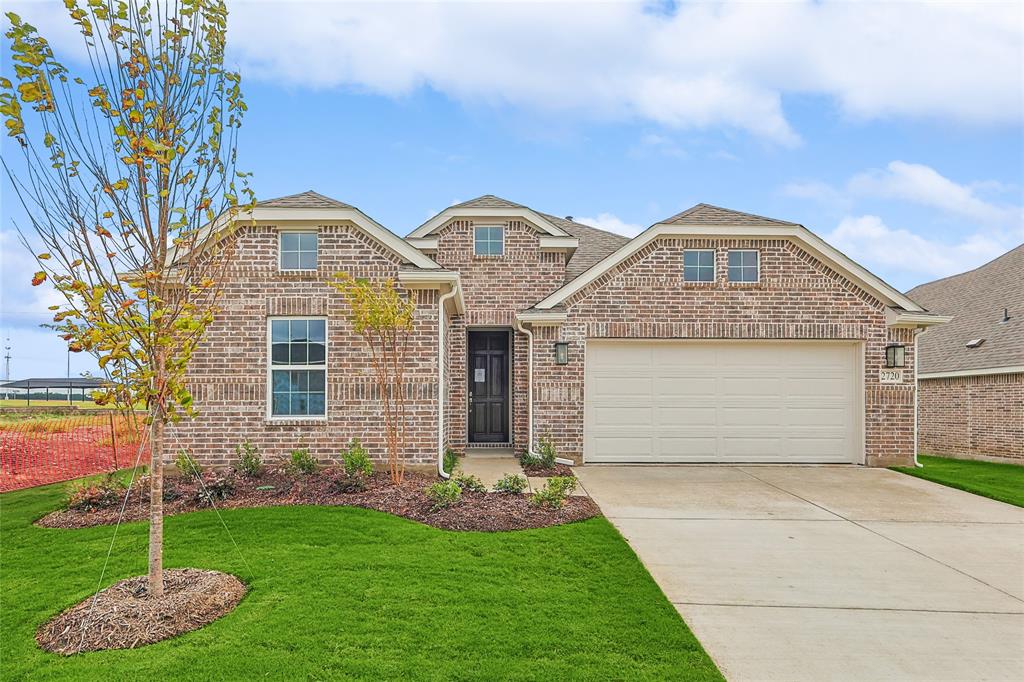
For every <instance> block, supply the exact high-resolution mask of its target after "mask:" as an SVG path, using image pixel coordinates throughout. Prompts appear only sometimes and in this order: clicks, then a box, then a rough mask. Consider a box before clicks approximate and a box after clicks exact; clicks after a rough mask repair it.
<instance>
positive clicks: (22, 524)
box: [0, 486, 722, 680]
mask: <svg viewBox="0 0 1024 682" xmlns="http://www.w3.org/2000/svg"><path fill="white" fill-rule="evenodd" d="M61 492H62V487H61V486H49V487H46V488H36V489H33V490H26V491H19V492H14V493H7V494H4V495H0V679H3V680H15V679H29V678H31V679H47V680H49V679H100V678H103V679H116V680H121V679H126V680H127V679H148V680H151V679H190V680H192V679H218V680H219V679H226V680H234V679H247V678H263V679H329V678H363V679H374V680H377V679H397V678H410V679H560V678H571V679H596V678H601V679H627V678H628V679H659V680H661V679H677V680H720V679H722V678H721V676H720V675H719V673H718V671H717V669H716V668H715V665H714V664H713V663H712V662H711V660H710V659H709V657H708V656H707V654H706V653H705V652H704V650H703V649H702V648H701V646H700V644H699V643H698V642H697V640H696V639H695V638H694V636H693V635H692V634H691V633H690V631H689V629H688V628H687V627H686V625H685V624H684V623H683V621H682V620H681V619H680V618H679V616H678V615H677V613H676V611H675V609H674V608H673V607H672V605H671V604H670V603H669V602H668V600H667V599H666V598H665V597H664V595H663V594H662V593H661V591H660V590H659V589H658V587H657V586H656V585H655V583H654V581H653V580H652V579H651V577H650V575H649V574H648V573H647V571H646V570H645V569H644V568H643V566H642V565H641V563H640V562H639V560H638V559H637V558H636V556H635V555H634V554H633V552H632V550H630V548H629V546H628V545H627V544H626V542H625V541H624V540H623V539H622V537H621V536H620V535H619V534H618V532H617V531H616V530H615V529H614V528H613V527H612V526H611V525H610V524H609V523H608V522H607V521H606V520H604V519H591V520H589V521H585V522H582V523H576V524H571V525H567V526H560V527H554V528H546V529H542V530H533V531H517V532H511V533H458V532H448V531H441V530H437V529H434V528H429V527H426V526H422V525H419V524H416V523H413V522H410V521H407V520H405V519H401V518H397V517H393V516H390V515H387V514H382V513H378V512H373V511H368V510H363V509H354V508H337V507H335V508H331V507H292V508H288V507H279V508H268V509H243V510H234V511H230V512H225V513H224V518H225V520H226V521H227V524H228V526H229V527H230V528H231V531H232V533H233V534H234V537H235V539H236V541H237V542H238V544H239V546H240V548H241V552H242V553H243V554H244V555H245V557H246V559H247V561H248V563H249V565H250V566H251V567H252V571H253V575H250V574H249V573H248V571H247V570H246V568H245V565H244V564H243V563H242V561H241V560H240V559H239V557H238V554H237V553H236V552H235V550H234V548H233V547H232V545H231V542H230V540H229V539H228V538H227V536H226V535H225V531H224V529H223V528H222V527H221V525H220V523H219V522H218V519H217V516H216V515H215V513H214V512H199V513H194V514H185V515H181V516H174V517H168V518H167V520H166V553H165V562H166V564H165V565H166V566H168V567H183V566H195V567H200V568H212V569H219V570H222V571H228V572H231V573H234V574H236V575H238V576H239V577H241V578H242V579H243V580H245V581H246V582H247V583H248V586H249V590H250V591H249V594H248V595H247V596H246V597H245V599H243V600H242V603H241V604H240V605H239V606H238V608H237V609H236V610H235V611H233V612H232V613H230V614H228V615H227V616H226V617H224V618H222V619H221V620H219V621H217V622H215V623H213V624H211V625H209V626H207V627H205V628H203V629H200V630H197V631H195V632H191V633H188V634H186V635H183V636H181V637H177V638H174V639H171V640H167V641H164V642H160V643H158V644H154V645H150V646H146V647H143V648H140V649H135V650H125V651H103V652H94V653H88V654H83V655H77V656H72V657H67V658H65V657H61V656H58V655H55V654H49V653H46V652H43V651H42V650H41V649H39V648H38V647H37V646H36V643H35V640H34V639H33V637H34V633H35V630H36V628H37V627H38V626H39V625H40V624H42V623H44V622H45V621H46V620H48V619H49V618H50V617H51V616H53V615H54V614H56V613H57V612H58V611H60V610H62V609H64V608H66V607H68V606H71V605H73V604H75V603H77V602H79V601H81V600H82V599H84V598H86V597H88V596H89V595H90V594H92V592H93V590H94V589H95V587H96V581H97V578H98V577H99V573H100V567H101V566H102V564H103V559H104V556H105V554H106V551H107V547H108V544H109V542H110V538H111V532H112V529H111V528H110V527H100V528H91V529H85V530H52V529H42V528H36V527H34V526H32V525H30V522H31V521H32V520H33V519H34V518H37V517H38V516H40V515H42V514H43V513H44V512H46V511H49V510H50V509H53V508H54V507H55V506H57V504H58V503H59V500H60V497H61ZM146 533H147V526H146V524H142V523H133V524H128V525H125V526H122V527H121V530H120V532H119V534H118V536H117V541H116V544H115V546H114V552H113V557H112V559H111V562H110V567H109V568H108V571H107V576H106V578H105V579H104V585H109V584H110V583H113V582H115V581H116V580H118V579H121V578H124V577H127V576H131V575H138V574H141V573H143V572H144V571H145V549H146Z"/></svg>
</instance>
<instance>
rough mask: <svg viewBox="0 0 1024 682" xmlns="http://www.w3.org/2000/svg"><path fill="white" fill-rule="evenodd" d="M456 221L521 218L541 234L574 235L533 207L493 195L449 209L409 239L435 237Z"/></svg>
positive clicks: (413, 232) (417, 229) (414, 231)
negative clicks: (464, 219)
mask: <svg viewBox="0 0 1024 682" xmlns="http://www.w3.org/2000/svg"><path fill="white" fill-rule="evenodd" d="M455 218H521V219H523V220H525V221H526V222H528V223H529V224H531V225H533V227H535V228H536V229H537V230H538V231H539V232H542V233H544V234H547V235H550V236H552V237H569V236H571V235H569V233H567V232H566V231H565V230H563V229H562V228H560V227H558V226H557V225H556V224H554V223H553V222H551V221H550V220H549V219H548V218H546V217H545V216H544V214H541V213H538V212H537V211H534V210H533V209H532V208H530V207H529V206H524V205H523V204H517V203H515V202H514V201H509V200H508V199H502V198H501V197H497V196H494V195H493V194H485V195H483V196H480V197H477V198H476V199H470V200H469V201H464V202H462V203H461V204H455V205H453V206H449V207H448V208H446V209H444V210H443V211H441V212H440V213H438V214H437V215H435V216H434V217H432V218H431V219H430V220H428V221H427V222H425V223H423V224H422V225H420V226H419V227H417V228H416V229H415V230H413V231H412V232H410V233H409V235H408V236H407V237H406V239H410V238H411V239H421V238H423V237H426V236H428V235H431V234H433V233H434V232H437V231H438V230H440V229H441V228H442V227H444V226H445V225H446V224H447V223H448V221H450V220H452V219H455Z"/></svg>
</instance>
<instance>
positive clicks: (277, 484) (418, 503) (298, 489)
mask: <svg viewBox="0 0 1024 682" xmlns="http://www.w3.org/2000/svg"><path fill="white" fill-rule="evenodd" d="M570 473H571V471H570ZM531 475H533V474H531ZM343 480H344V474H343V473H341V472H340V471H338V470H337V469H324V470H320V471H318V472H317V473H315V474H311V475H308V476H301V475H299V476H293V475H290V474H288V473H285V472H283V471H267V472H265V473H264V474H263V475H262V476H260V477H259V478H255V479H250V478H245V477H241V476H235V477H234V484H235V489H234V492H233V493H232V494H231V495H230V496H229V497H228V498H227V499H225V500H219V501H217V503H216V504H217V508H218V509H237V508H242V507H273V506H284V505H303V504H312V505H326V506H333V505H342V506H353V507H363V508H366V509H375V510H377V511H382V512H387V513H389V514H395V515H396V516H403V517H405V518H407V519H412V520H414V521H419V522H420V523H424V524H426V525H428V526H433V527H435V528H442V529H445V530H480V531H506V530H524V529H527V528H544V527H547V526H556V525H560V524H564V523H571V522H573V521H581V520H583V519H589V518H591V517H594V516H598V515H600V513H601V510H600V509H599V508H598V506H597V504H596V503H595V502H594V501H593V500H591V499H590V498H589V497H568V498H566V501H565V505H564V506H563V507H562V508H561V509H547V508H541V507H535V506H533V505H531V504H530V498H529V496H528V495H526V494H522V495H509V494H504V493H494V492H491V493H472V492H465V493H463V494H462V500H461V502H460V503H459V504H458V505H457V506H454V507H449V508H447V509H440V510H437V511H435V510H433V509H432V508H431V507H432V505H431V502H430V501H429V500H428V499H427V496H426V495H425V494H424V490H425V489H426V488H427V487H428V486H429V485H430V484H431V483H435V482H436V481H437V480H438V479H437V478H436V477H435V476H430V475H426V474H421V473H416V472H407V473H406V474H405V480H404V481H403V482H402V483H401V484H399V485H393V484H392V483H391V480H390V478H389V477H388V476H387V474H384V473H375V474H373V476H371V477H370V478H369V479H368V480H367V481H366V489H365V490H363V491H360V492H341V491H340V490H339V489H338V487H337V483H338V482H339V481H343ZM140 484H141V485H140ZM164 487H165V488H173V489H174V492H175V494H176V495H177V496H178V497H177V498H176V499H173V500H165V502H164V514H165V515H172V514H183V513H186V512H191V511H198V510H201V509H209V508H210V507H209V506H206V505H203V504H201V503H200V502H199V501H198V500H197V493H198V492H199V490H200V488H199V484H198V483H195V482H192V481H188V480H185V479H181V478H179V479H174V478H170V477H168V478H167V479H166V480H165V481H164ZM148 492H149V491H148V482H147V481H145V480H142V481H137V482H136V483H135V485H133V486H132V491H131V497H130V499H129V502H128V505H127V507H126V508H125V513H124V517H123V519H122V521H141V520H145V519H147V518H148V517H149V498H148ZM119 512H120V505H118V506H117V507H112V508H104V509H97V510H94V511H81V510H76V509H63V510H59V511H55V512H51V513H49V514H47V515H46V516H44V517H42V518H41V519H39V520H38V521H36V525H38V526H43V527H45V528H88V527H92V526H101V525H107V524H113V523H116V522H117V518H118V515H119Z"/></svg>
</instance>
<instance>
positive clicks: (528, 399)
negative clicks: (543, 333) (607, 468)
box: [512, 318, 575, 465]
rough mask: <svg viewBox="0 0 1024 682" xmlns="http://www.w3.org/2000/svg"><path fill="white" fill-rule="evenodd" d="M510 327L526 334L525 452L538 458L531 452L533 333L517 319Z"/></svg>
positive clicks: (564, 462) (566, 462)
mask: <svg viewBox="0 0 1024 682" xmlns="http://www.w3.org/2000/svg"><path fill="white" fill-rule="evenodd" d="M512 326H513V327H514V328H515V330H516V331H517V332H521V333H523V334H526V352H527V354H528V355H529V357H528V358H527V361H526V384H527V392H526V433H527V436H526V437H527V441H526V451H527V452H528V453H530V454H531V455H533V456H534V457H539V456H540V455H538V454H537V453H536V452H534V450H533V332H531V331H529V330H528V329H527V328H526V327H524V326H523V323H522V322H520V321H519V318H515V322H514V323H513V325H512ZM555 462H557V463H558V464H569V465H573V464H575V462H573V461H572V460H571V459H563V458H561V457H556V458H555Z"/></svg>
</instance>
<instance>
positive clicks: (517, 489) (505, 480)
mask: <svg viewBox="0 0 1024 682" xmlns="http://www.w3.org/2000/svg"><path fill="white" fill-rule="evenodd" d="M526 485H527V482H526V477H525V476H522V475H520V474H505V475H504V476H502V477H501V478H499V479H498V481H497V482H496V483H495V484H494V491H495V492H498V493H507V494H510V495H518V494H520V493H522V492H523V491H524V490H526Z"/></svg>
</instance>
